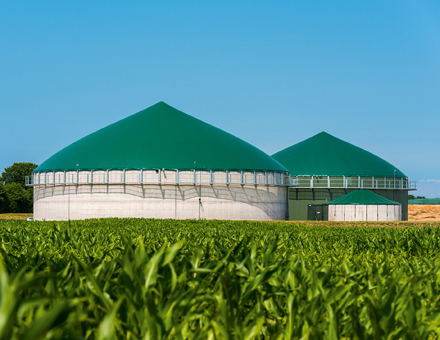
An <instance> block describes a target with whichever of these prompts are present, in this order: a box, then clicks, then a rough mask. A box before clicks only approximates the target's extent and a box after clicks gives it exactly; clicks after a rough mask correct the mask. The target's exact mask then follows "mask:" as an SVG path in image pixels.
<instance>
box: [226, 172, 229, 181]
mask: <svg viewBox="0 0 440 340" xmlns="http://www.w3.org/2000/svg"><path fill="white" fill-rule="evenodd" d="M226 184H229V172H228V170H226Z"/></svg>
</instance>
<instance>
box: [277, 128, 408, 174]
mask: <svg viewBox="0 0 440 340" xmlns="http://www.w3.org/2000/svg"><path fill="white" fill-rule="evenodd" d="M272 157H273V158H275V159H276V160H277V161H278V162H280V163H281V164H283V165H284V166H285V167H286V168H287V169H288V170H289V172H290V174H291V175H292V176H365V177H372V176H374V177H394V174H395V176H396V177H397V178H406V177H407V176H406V175H405V174H404V173H403V172H402V171H400V170H399V169H397V168H396V167H395V166H394V165H392V164H390V163H388V162H387V161H385V160H383V159H382V158H380V157H378V156H376V155H373V154H372V153H371V152H368V151H366V150H364V149H361V148H359V147H357V146H354V145H353V144H350V143H347V142H345V141H343V140H341V139H339V138H336V137H333V136H332V135H330V134H328V133H326V132H321V133H318V134H317V135H315V136H313V137H310V138H309V139H306V140H304V141H302V142H299V143H297V144H295V145H292V146H290V147H288V148H286V149H284V150H281V151H279V152H277V153H276V154H274V155H272ZM394 170H395V171H394Z"/></svg>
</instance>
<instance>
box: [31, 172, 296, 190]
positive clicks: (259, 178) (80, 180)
mask: <svg viewBox="0 0 440 340" xmlns="http://www.w3.org/2000/svg"><path fill="white" fill-rule="evenodd" d="M289 183H290V182H289V175H288V174H285V173H278V172H258V171H198V170H189V171H179V170H164V169H158V170H104V171H103V170H99V171H98V170H96V171H95V170H91V171H79V170H78V171H53V172H39V173H34V174H32V175H31V176H26V179H25V184H26V185H27V186H38V185H80V184H160V185H167V184H170V185H171V184H174V185H176V184H177V185H199V184H205V185H216V184H225V185H271V186H288V185H289Z"/></svg>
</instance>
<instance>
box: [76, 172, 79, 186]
mask: <svg viewBox="0 0 440 340" xmlns="http://www.w3.org/2000/svg"><path fill="white" fill-rule="evenodd" d="M78 183H79V170H76V184H78Z"/></svg>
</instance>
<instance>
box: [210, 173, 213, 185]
mask: <svg viewBox="0 0 440 340" xmlns="http://www.w3.org/2000/svg"><path fill="white" fill-rule="evenodd" d="M209 181H210V182H211V185H212V184H213V183H212V170H209Z"/></svg>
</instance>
